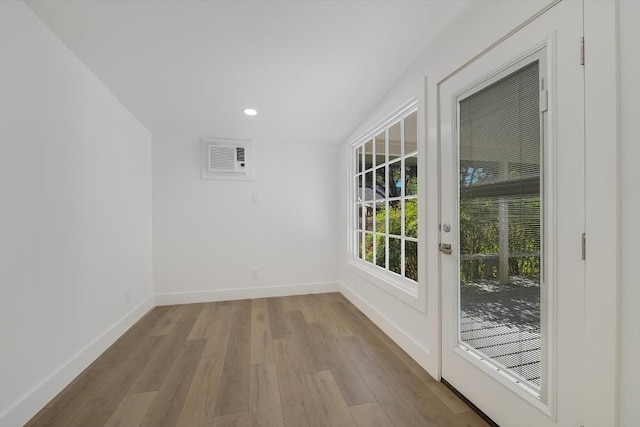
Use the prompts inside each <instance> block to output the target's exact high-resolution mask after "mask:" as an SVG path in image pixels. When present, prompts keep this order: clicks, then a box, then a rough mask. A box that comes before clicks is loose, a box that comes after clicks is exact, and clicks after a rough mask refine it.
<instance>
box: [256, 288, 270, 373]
mask: <svg viewBox="0 0 640 427" xmlns="http://www.w3.org/2000/svg"><path fill="white" fill-rule="evenodd" d="M254 301H255V300H254ZM266 362H273V343H272V341H271V327H270V326H269V313H268V311H267V309H266V308H253V305H252V308H251V364H252V365H256V364H260V363H266Z"/></svg>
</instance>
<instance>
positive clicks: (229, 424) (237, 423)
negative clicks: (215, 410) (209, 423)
mask: <svg viewBox="0 0 640 427" xmlns="http://www.w3.org/2000/svg"><path fill="white" fill-rule="evenodd" d="M249 425H250V424H249V412H248V411H247V412H238V413H235V414H229V415H222V416H220V417H216V418H214V419H213V427H249Z"/></svg>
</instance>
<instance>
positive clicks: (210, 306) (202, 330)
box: [187, 302, 218, 340]
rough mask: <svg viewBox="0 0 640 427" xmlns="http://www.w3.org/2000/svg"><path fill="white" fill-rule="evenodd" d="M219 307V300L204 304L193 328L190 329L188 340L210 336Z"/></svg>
mask: <svg viewBox="0 0 640 427" xmlns="http://www.w3.org/2000/svg"><path fill="white" fill-rule="evenodd" d="M217 309H218V303H217V302H209V303H206V304H205V305H204V307H203V308H202V311H201V312H200V315H199V316H198V318H197V320H196V322H195V323H194V325H193V328H191V331H189V336H188V337H187V340H201V339H204V338H207V337H208V336H209V334H210V329H211V328H212V327H213V320H214V314H215V312H216V310H217Z"/></svg>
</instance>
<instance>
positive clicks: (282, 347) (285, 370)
mask: <svg viewBox="0 0 640 427" xmlns="http://www.w3.org/2000/svg"><path fill="white" fill-rule="evenodd" d="M273 349H274V356H275V363H276V370H277V373H278V385H279V389H280V403H281V405H282V415H283V419H284V425H285V426H286V427H317V426H318V415H317V413H316V408H315V406H314V403H313V399H312V397H311V392H310V390H309V386H308V385H307V379H306V376H305V372H304V369H303V368H302V364H301V362H300V358H299V357H298V355H297V353H296V348H295V345H294V344H293V342H292V341H291V340H289V339H278V340H274V341H273Z"/></svg>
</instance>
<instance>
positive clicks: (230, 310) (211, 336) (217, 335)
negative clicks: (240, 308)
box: [202, 303, 235, 359]
mask: <svg viewBox="0 0 640 427" xmlns="http://www.w3.org/2000/svg"><path fill="white" fill-rule="evenodd" d="M234 313H235V306H234V305H233V304H230V303H220V304H219V305H218V307H217V309H216V311H215V313H213V317H212V319H211V325H210V327H209V328H208V331H207V336H206V338H207V346H206V347H205V348H204V353H203V354H202V357H203V358H207V357H216V358H220V359H224V357H225V355H226V353H227V345H228V343H229V336H230V335H231V325H232V322H233V318H234Z"/></svg>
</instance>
